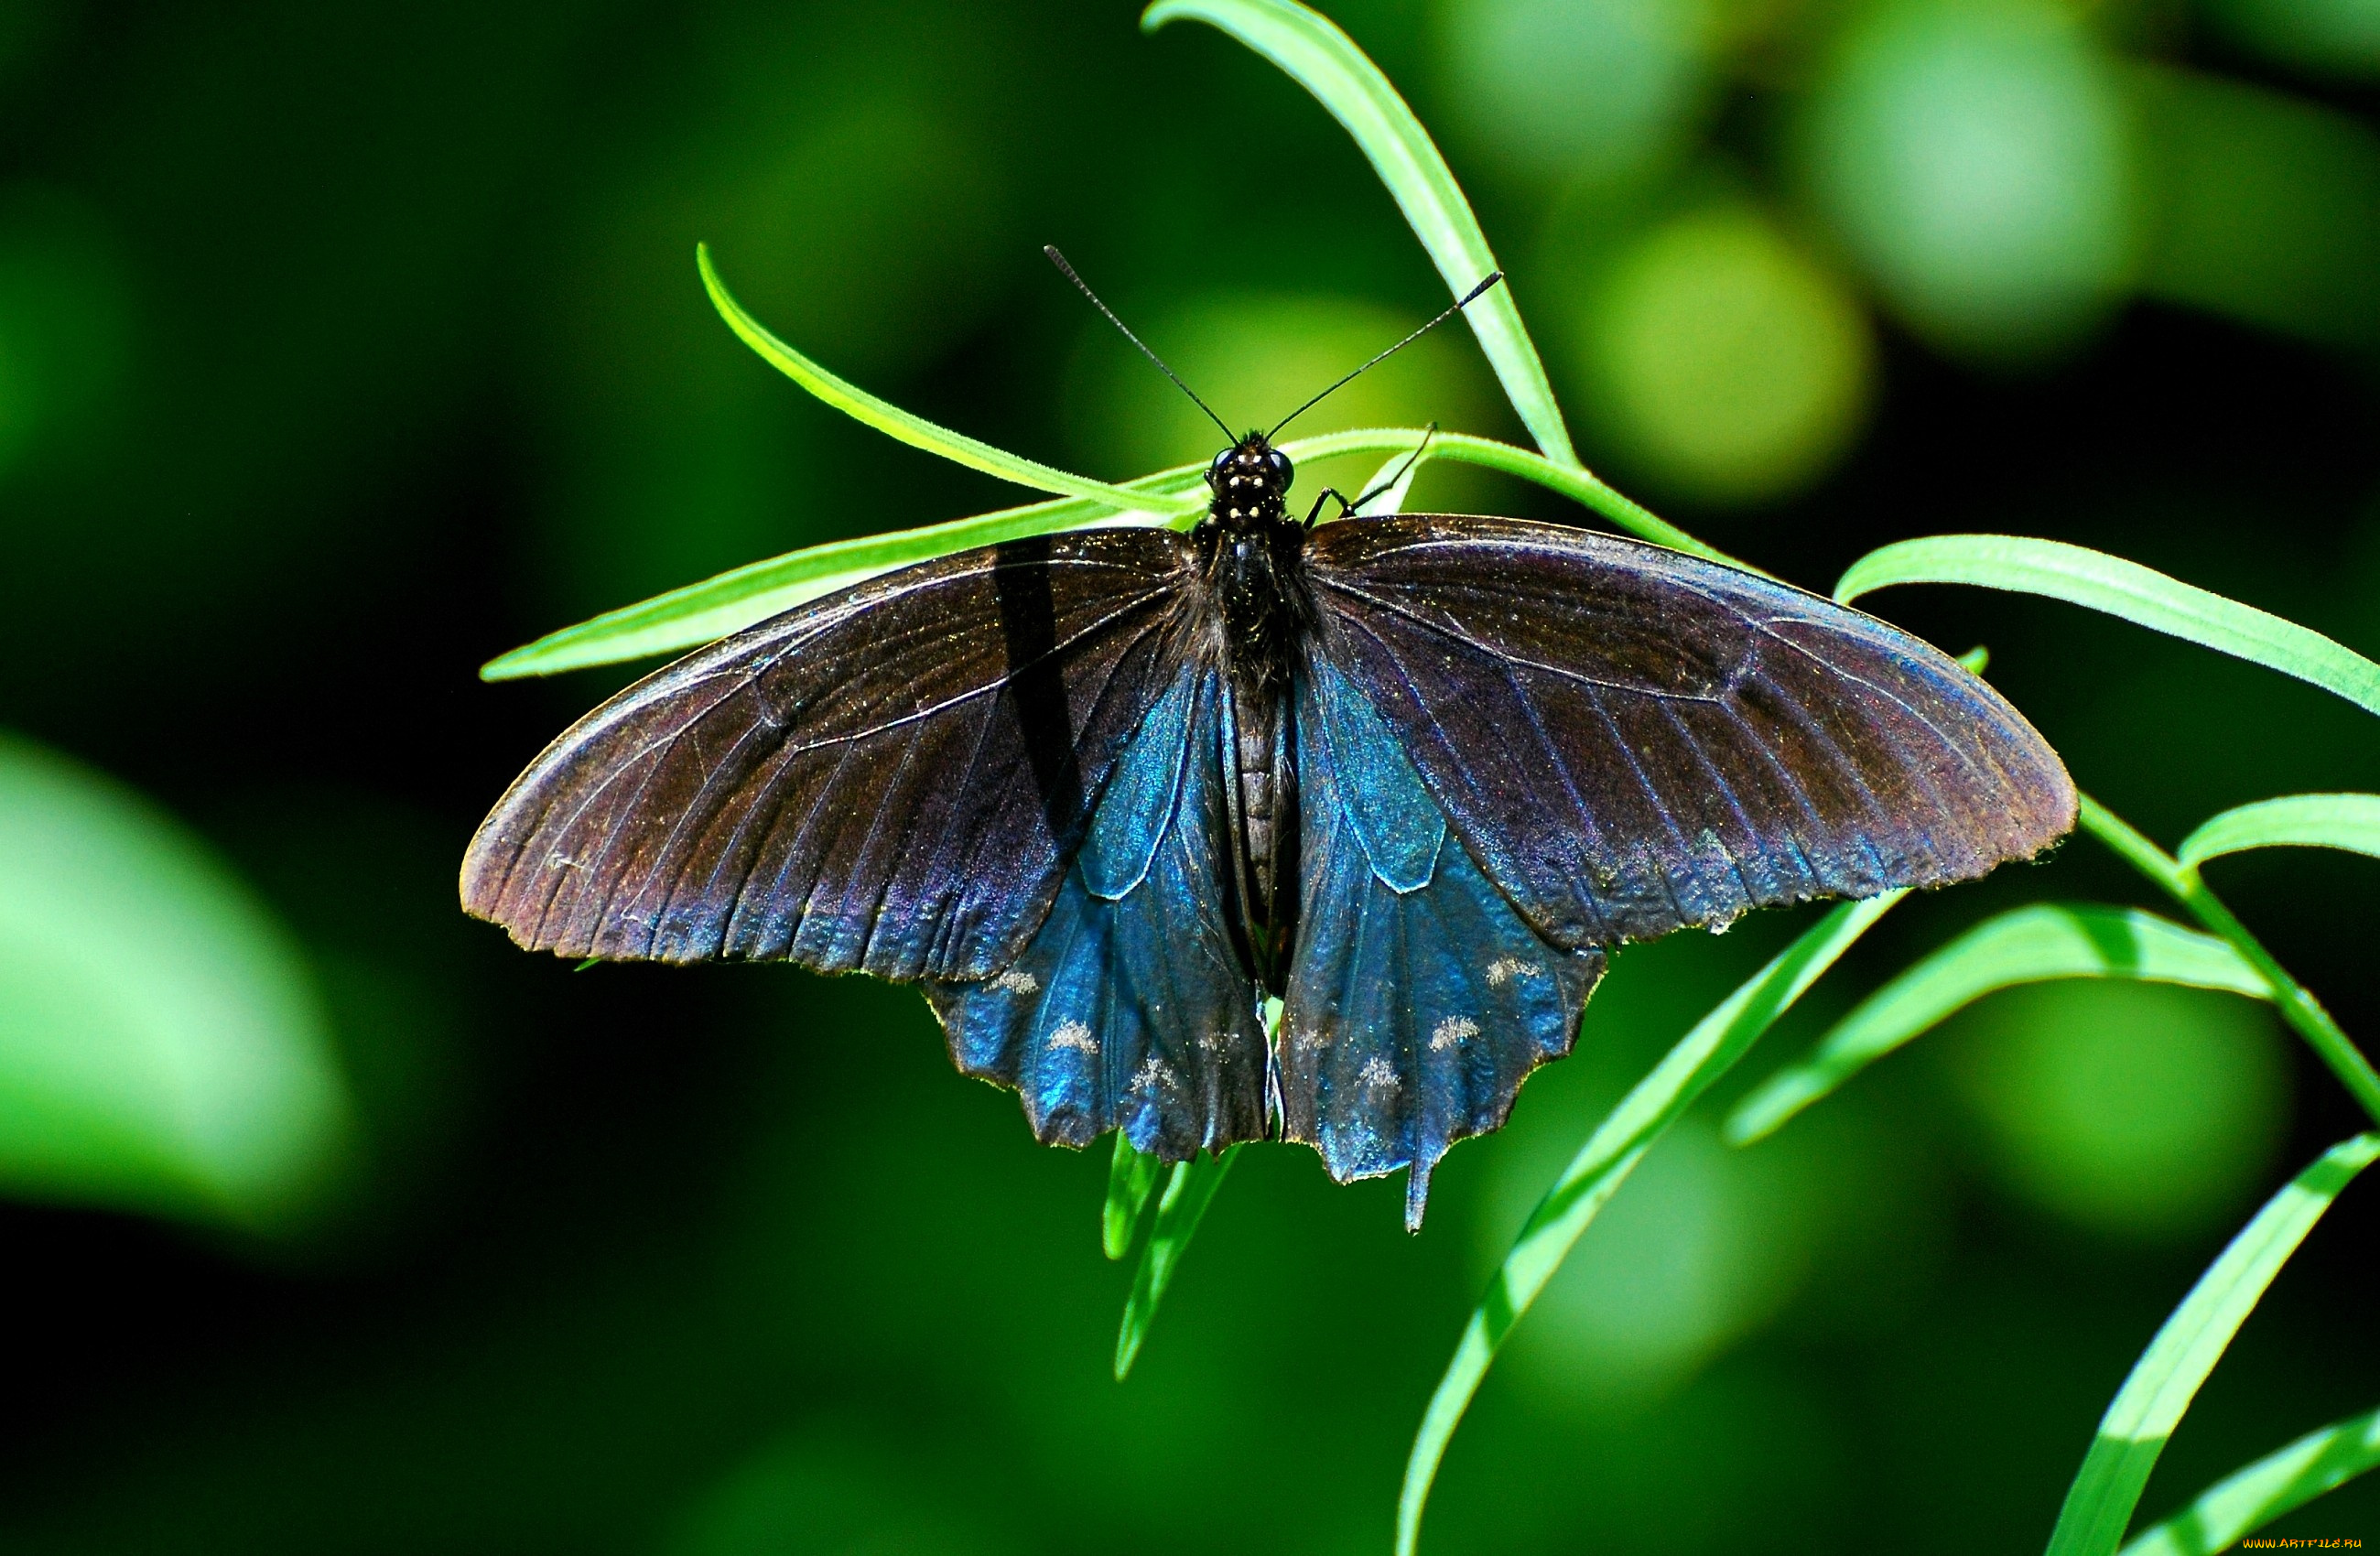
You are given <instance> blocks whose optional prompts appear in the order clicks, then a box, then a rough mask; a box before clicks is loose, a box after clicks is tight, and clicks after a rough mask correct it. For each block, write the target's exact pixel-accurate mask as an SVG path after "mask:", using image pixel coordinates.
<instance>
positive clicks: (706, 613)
mask: <svg viewBox="0 0 2380 1556" xmlns="http://www.w3.org/2000/svg"><path fill="white" fill-rule="evenodd" d="M1422 432H1423V429H1421V428H1419V427H1376V428H1365V429H1360V430H1355V431H1351V432H1326V433H1322V434H1320V435H1318V436H1316V437H1311V438H1293V439H1291V440H1289V441H1288V442H1286V443H1284V444H1281V451H1282V452H1283V453H1284V454H1287V455H1288V456H1290V457H1291V458H1292V459H1293V460H1295V461H1296V462H1297V463H1299V464H1301V465H1302V464H1305V463H1306V462H1307V461H1309V460H1318V459H1327V458H1330V457H1331V456H1334V455H1341V454H1364V453H1377V454H1383V455H1389V456H1393V457H1392V459H1391V463H1390V465H1389V466H1386V467H1383V468H1393V467H1394V463H1395V461H1396V459H1401V458H1402V455H1403V453H1410V452H1411V451H1412V450H1413V449H1414V447H1415V446H1416V445H1417V444H1419V443H1420V441H1421V437H1422ZM1401 451H1402V452H1401ZM1429 457H1430V458H1432V459H1438V458H1446V459H1452V460H1455V461H1458V462H1460V463H1463V464H1471V465H1477V466H1479V467H1481V468H1486V469H1494V470H1500V471H1502V472H1504V473H1505V474H1508V475H1512V476H1517V477H1519V478H1520V479H1522V480H1529V481H1534V482H1536V484H1538V485H1540V486H1543V487H1545V488H1546V489H1547V490H1548V491H1551V492H1558V493H1560V495H1562V496H1564V497H1568V498H1570V499H1571V500H1572V501H1573V502H1576V503H1579V504H1584V505H1585V506H1587V507H1589V508H1592V509H1594V510H1595V511H1596V512H1597V513H1600V514H1602V515H1603V516H1604V517H1608V518H1609V519H1611V520H1612V521H1613V522H1614V523H1616V524H1617V525H1619V526H1620V527H1621V529H1626V530H1628V531H1630V532H1631V533H1633V534H1635V535H1637V536H1639V537H1640V538H1642V539H1644V540H1647V541H1652V542H1653V543H1655V544H1656V545H1665V546H1668V547H1670V549H1671V550H1672V551H1682V552H1685V553H1689V554H1691V555H1694V556H1701V557H1704V558H1706V559H1708V560H1710V561H1713V562H1719V563H1724V564H1726V565H1729V566H1732V567H1743V568H1744V569H1745V570H1746V571H1751V572H1756V571H1758V569H1757V568H1753V567H1751V566H1750V565H1748V564H1746V563H1743V562H1741V561H1739V560H1737V559H1736V558H1734V557H1731V556H1729V555H1728V554H1727V553H1724V552H1720V551H1717V550H1714V549H1713V548H1711V547H1709V546H1706V545H1705V544H1703V543H1702V542H1701V541H1697V540H1695V539H1694V537H1693V536H1692V535H1689V534H1687V533H1686V532H1685V531H1684V530H1682V529H1678V528H1676V527H1675V526H1674V525H1671V524H1669V523H1667V522H1665V521H1663V520H1662V519H1660V518H1658V517H1655V516H1654V515H1653V514H1651V513H1650V512H1648V511H1647V510H1645V508H1642V507H1640V506H1638V505H1637V504H1634V503H1633V502H1631V501H1629V500H1628V499H1627V498H1626V497H1623V496H1621V494H1620V493H1619V492H1614V491H1613V490H1612V489H1611V488H1609V486H1606V485H1604V484H1603V482H1601V481H1600V480H1597V479H1596V478H1595V477H1594V476H1592V475H1590V474H1588V473H1587V472H1586V471H1585V470H1579V469H1572V468H1567V467H1565V466H1561V465H1557V464H1555V463H1554V462H1553V461H1552V460H1550V459H1548V458H1547V457H1545V456H1543V455H1540V454H1532V453H1530V452H1529V451H1528V450H1527V449H1525V448H1515V447H1513V446H1512V444H1507V443H1500V442H1498V441H1497V440H1495V439H1493V438H1481V437H1474V436H1471V435H1470V434H1468V433H1463V432H1441V433H1439V435H1438V436H1437V437H1436V438H1435V439H1434V440H1432V442H1431V444H1430V450H1429ZM1205 468H1206V467H1205V466H1203V465H1183V466H1177V467H1175V468H1172V469H1169V470H1160V471H1157V472H1156V473H1155V474H1153V475H1147V476H1143V477H1140V478H1139V479H1138V480H1133V481H1130V482H1127V483H1126V484H1125V486H1124V487H1123V489H1122V490H1124V491H1127V492H1133V493H1135V500H1136V501H1138V502H1140V503H1142V504H1144V505H1143V506H1141V507H1139V508H1135V509H1132V510H1128V511H1123V512H1119V511H1117V510H1116V509H1115V508H1113V507H1112V506H1111V505H1110V504H1107V503H1105V502H1097V503H1095V502H1091V501H1088V500H1087V499H1083V498H1069V499H1065V500H1063V501H1060V502H1054V503H1037V504H1032V505H1030V506H1027V507H1021V508H1004V509H1002V510H1001V511H999V512H997V513H988V514H979V515H977V516H975V517H970V518H959V519H953V520H951V521H949V522H948V523H944V524H929V525H926V526H924V527H922V528H919V529H901V530H894V531H892V532H891V533H889V534H882V535H870V536H867V537H865V538H862V539H859V540H853V541H831V542H829V543H827V544H825V545H820V546H809V547H806V548H804V549H803V550H800V551H795V552H788V553H785V554H784V555H783V556H777V557H771V558H769V559H768V560H766V561H762V562H754V563H749V564H747V565H744V566H742V567H736V568H732V569H730V570H729V571H727V572H724V573H722V574H719V575H718V576H716V577H710V578H705V579H703V580H701V581H700V582H698V583H692V584H688V585H686V587H684V588H682V589H674V590H670V591H669V592H667V593H665V594H658V595H655V596H653V597H652V598H651V599H650V600H644V601H640V602H637V603H636V604H633V605H624V606H622V607H621V608H620V609H618V610H616V611H607V612H605V613H604V614H601V615H600V616H596V617H593V618H592V619H590V620H588V621H583V622H580V623H578V624H577V626H565V627H564V628H562V629H561V630H559V631H556V632H551V633H548V634H547V635H546V636H544V637H542V638H539V639H537V640H536V641H535V642H533V643H529V644H527V645H525V646H523V647H521V648H517V649H515V650H511V651H510V652H508V653H504V654H502V655H499V656H498V657H497V658H495V659H493V660H491V661H489V662H488V663H487V664H485V665H483V666H482V667H481V668H480V678H481V679H483V680H489V681H508V680H516V679H519V678H521V677H523V676H528V675H559V674H561V673H562V672H564V671H566V670H582V669H587V668H589V667H592V666H595V665H601V664H617V663H624V662H625V661H628V660H634V659H646V658H650V657H652V656H654V655H658V654H665V653H677V652H682V651H684V650H687V649H691V648H696V647H698V646H700V645H701V644H704V643H709V642H713V641H716V640H717V639H719V638H724V637H726V636H728V635H729V634H731V633H735V632H740V631H742V630H743V629H744V628H746V627H747V626H754V625H756V624H757V623H759V622H763V621H766V620H767V619H768V618H769V617H771V616H772V615H775V614H779V613H780V612H783V611H789V610H792V609H794V608H795V606H797V605H804V604H807V603H808V602H810V601H812V600H817V599H822V598H824V597H825V596H826V595H829V594H832V593H833V592H834V591H835V590H840V589H847V588H849V587H851V586H852V585H854V584H857V583H864V582H866V581H867V580H868V579H869V578H872V577H876V576H878V575H879V574H881V573H889V572H892V570H894V569H895V568H900V567H913V566H916V565H918V564H920V563H925V562H931V561H933V560H934V559H935V558H937V557H941V556H947V555H949V554H951V553H953V552H959V551H965V550H968V549H970V548H972V547H975V546H987V545H996V544H998V543H1000V542H1001V541H1011V540H1019V539H1023V538H1025V537H1026V536H1032V535H1052V534H1057V533H1059V532H1061V531H1062V530H1068V529H1089V528H1093V527H1095V526H1100V525H1111V524H1145V525H1157V524H1179V523H1180V522H1181V515H1180V514H1177V513H1175V512H1173V511H1172V509H1171V508H1170V507H1169V506H1166V505H1162V504H1165V503H1166V502H1167V501H1168V500H1169V499H1171V498H1172V497H1173V496H1175V494H1177V493H1181V492H1196V490H1198V489H1199V488H1200V486H1201V484H1202V482H1201V480H1200V476H1201V473H1202V472H1203V471H1204V469H1205Z"/></svg>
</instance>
